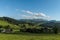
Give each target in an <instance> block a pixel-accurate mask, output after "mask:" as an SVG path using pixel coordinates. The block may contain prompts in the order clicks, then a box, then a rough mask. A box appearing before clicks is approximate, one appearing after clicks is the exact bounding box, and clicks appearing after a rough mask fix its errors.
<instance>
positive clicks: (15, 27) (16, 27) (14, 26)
mask: <svg viewBox="0 0 60 40" xmlns="http://www.w3.org/2000/svg"><path fill="white" fill-rule="evenodd" d="M0 25H1V26H2V27H5V26H7V25H10V27H11V28H13V29H18V28H19V26H18V25H14V24H11V23H9V22H7V21H4V20H0Z"/></svg>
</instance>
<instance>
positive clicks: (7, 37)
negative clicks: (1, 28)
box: [0, 33, 60, 40]
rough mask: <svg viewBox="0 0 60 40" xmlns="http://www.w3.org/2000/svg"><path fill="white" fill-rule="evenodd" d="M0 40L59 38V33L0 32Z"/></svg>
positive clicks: (52, 39) (45, 39) (55, 39)
mask: <svg viewBox="0 0 60 40" xmlns="http://www.w3.org/2000/svg"><path fill="white" fill-rule="evenodd" d="M0 40H60V34H31V33H20V34H3V33H2V34H0Z"/></svg>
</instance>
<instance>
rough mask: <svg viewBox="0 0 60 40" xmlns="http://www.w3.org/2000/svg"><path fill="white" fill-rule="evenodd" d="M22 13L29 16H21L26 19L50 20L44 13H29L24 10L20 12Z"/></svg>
mask: <svg viewBox="0 0 60 40" xmlns="http://www.w3.org/2000/svg"><path fill="white" fill-rule="evenodd" d="M22 12H24V13H27V14H29V15H30V16H28V15H23V17H24V18H27V19H33V18H34V19H40V18H42V19H43V18H44V19H50V16H47V15H46V14H44V13H41V12H38V13H36V12H31V11H26V10H22Z"/></svg>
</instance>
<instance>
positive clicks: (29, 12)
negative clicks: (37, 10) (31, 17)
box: [22, 10, 33, 14]
mask: <svg viewBox="0 0 60 40" xmlns="http://www.w3.org/2000/svg"><path fill="white" fill-rule="evenodd" d="M22 12H25V13H28V14H33V13H32V12H31V11H25V10H22Z"/></svg>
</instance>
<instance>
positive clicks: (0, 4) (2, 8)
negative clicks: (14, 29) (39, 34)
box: [0, 0, 60, 20]
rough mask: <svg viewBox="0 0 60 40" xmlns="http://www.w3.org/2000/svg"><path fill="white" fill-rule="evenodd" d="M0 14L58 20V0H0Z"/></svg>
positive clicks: (59, 18)
mask: <svg viewBox="0 0 60 40" xmlns="http://www.w3.org/2000/svg"><path fill="white" fill-rule="evenodd" d="M0 16H8V17H12V18H15V19H23V18H27V19H30V18H31V19H33V18H35V19H37V18H38V19H39V18H43V19H49V20H50V19H52V20H60V0H0Z"/></svg>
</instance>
